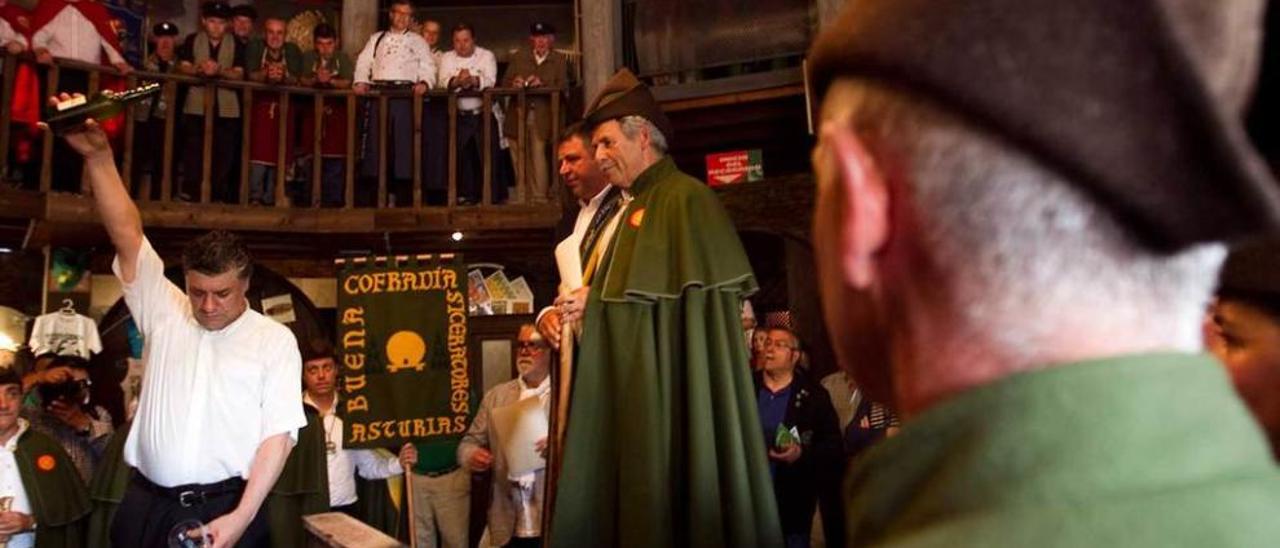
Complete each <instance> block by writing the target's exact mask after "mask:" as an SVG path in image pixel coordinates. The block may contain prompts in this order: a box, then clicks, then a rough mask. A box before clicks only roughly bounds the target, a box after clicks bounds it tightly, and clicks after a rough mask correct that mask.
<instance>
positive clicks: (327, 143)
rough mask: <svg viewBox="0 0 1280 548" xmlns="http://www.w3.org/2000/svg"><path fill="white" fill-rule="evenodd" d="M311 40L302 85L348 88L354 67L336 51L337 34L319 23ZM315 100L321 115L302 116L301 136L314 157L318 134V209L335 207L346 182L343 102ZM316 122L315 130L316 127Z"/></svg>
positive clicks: (303, 63) (337, 100)
mask: <svg viewBox="0 0 1280 548" xmlns="http://www.w3.org/2000/svg"><path fill="white" fill-rule="evenodd" d="M311 39H312V41H313V44H312V45H313V46H314V48H313V50H312V51H309V52H307V54H306V55H305V56H303V58H302V79H301V83H302V85H304V86H314V87H316V88H320V89H347V88H350V87H351V78H352V75H353V74H354V72H355V65H354V64H352V62H351V58H350V57H347V54H346V53H343V52H342V51H341V50H339V49H338V42H337V41H338V33H337V31H335V30H334V28H333V27H332V26H330V25H329V24H328V23H320V24H319V25H316V28H315V29H314V30H312V31H311ZM315 100H317V101H325V104H324V107H323V109H324V110H323V113H324V115H323V116H322V117H321V118H320V119H319V120H318V121H317V120H316V117H315V115H314V114H304V115H303V117H302V135H303V138H305V139H306V142H304V143H303V149H304V150H311V151H312V153H313V154H314V153H315V150H314V148H315V132H316V131H319V132H320V133H321V136H320V157H321V178H320V205H322V206H324V207H339V206H341V205H342V204H343V201H344V197H343V195H342V192H343V182H344V181H345V180H346V163H347V162H346V156H347V109H346V101H344V100H341V98H338V99H325V98H324V97H323V96H322V95H317V96H316V97H315ZM317 122H318V124H319V127H316V126H317Z"/></svg>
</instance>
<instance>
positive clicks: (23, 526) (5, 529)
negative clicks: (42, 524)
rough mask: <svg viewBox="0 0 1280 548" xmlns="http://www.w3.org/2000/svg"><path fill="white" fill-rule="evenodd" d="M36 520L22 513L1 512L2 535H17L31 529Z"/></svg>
mask: <svg viewBox="0 0 1280 548" xmlns="http://www.w3.org/2000/svg"><path fill="white" fill-rule="evenodd" d="M34 524H35V519H33V518H32V517H31V516H30V515H28V514H24V513H22V512H0V535H10V536H12V535H15V534H17V533H21V532H22V531H26V530H27V529H30V528H31V526H32V525H34Z"/></svg>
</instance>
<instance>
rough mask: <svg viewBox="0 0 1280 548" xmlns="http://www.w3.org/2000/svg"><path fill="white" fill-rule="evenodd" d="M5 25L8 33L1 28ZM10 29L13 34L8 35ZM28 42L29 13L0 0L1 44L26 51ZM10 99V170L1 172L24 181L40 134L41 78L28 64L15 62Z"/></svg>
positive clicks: (24, 9) (6, 176)
mask: <svg viewBox="0 0 1280 548" xmlns="http://www.w3.org/2000/svg"><path fill="white" fill-rule="evenodd" d="M6 27H7V28H8V32H6V31H5V30H4V29H5V28H6ZM10 32H11V33H12V34H10ZM30 44H31V12H29V11H27V9H26V8H23V7H22V6H19V5H17V4H11V3H9V2H7V1H6V0H0V46H3V47H4V49H5V51H6V52H8V53H11V54H17V53H21V52H23V51H26V50H27V49H28V48H29V47H30ZM14 62H15V63H16V64H17V72H16V73H15V75H14V93H13V99H12V101H11V103H10V105H9V107H10V108H9V113H10V116H9V121H10V122H11V123H12V124H13V126H14V127H12V128H11V133H10V136H11V139H12V141H11V142H12V143H13V144H12V146H11V149H10V151H9V154H11V156H10V158H9V160H10V161H9V165H10V166H11V167H13V168H14V171H13V172H10V173H5V174H3V175H4V176H5V178H7V179H9V180H15V181H20V180H23V179H24V177H23V171H24V169H25V167H26V166H28V165H29V164H30V163H31V160H32V158H34V155H33V154H32V150H33V145H34V143H35V140H36V138H37V137H38V136H39V129H38V128H37V127H36V125H35V124H36V122H39V121H40V105H41V104H42V103H41V101H40V81H39V78H38V77H37V75H36V72H35V69H34V68H32V66H31V64H30V63H26V62H21V61H16V60H15V61H14Z"/></svg>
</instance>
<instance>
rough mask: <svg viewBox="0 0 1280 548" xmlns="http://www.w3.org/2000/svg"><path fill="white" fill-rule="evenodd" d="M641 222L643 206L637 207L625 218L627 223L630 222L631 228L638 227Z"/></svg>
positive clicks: (642, 219)
mask: <svg viewBox="0 0 1280 548" xmlns="http://www.w3.org/2000/svg"><path fill="white" fill-rule="evenodd" d="M643 222H644V208H640V209H637V210H636V211H635V213H632V214H631V217H629V218H627V224H630V225H631V228H640V223H643Z"/></svg>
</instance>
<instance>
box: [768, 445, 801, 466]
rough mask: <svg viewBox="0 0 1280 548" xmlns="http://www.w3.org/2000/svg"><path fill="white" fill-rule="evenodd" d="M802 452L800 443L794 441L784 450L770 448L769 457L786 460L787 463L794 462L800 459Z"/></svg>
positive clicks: (781, 460)
mask: <svg viewBox="0 0 1280 548" xmlns="http://www.w3.org/2000/svg"><path fill="white" fill-rule="evenodd" d="M802 452H803V451H801V449H800V444H798V443H793V444H791V445H788V446H786V447H785V448H783V449H782V450H776V449H770V450H769V458H770V459H773V460H776V461H779V462H785V463H787V464H794V463H795V462H796V461H798V460H800V453H802Z"/></svg>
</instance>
